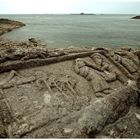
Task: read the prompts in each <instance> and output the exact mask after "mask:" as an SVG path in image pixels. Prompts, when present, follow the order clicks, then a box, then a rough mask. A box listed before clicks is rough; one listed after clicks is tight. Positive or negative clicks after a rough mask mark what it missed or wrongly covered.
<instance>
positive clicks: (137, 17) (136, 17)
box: [132, 16, 140, 19]
mask: <svg viewBox="0 0 140 140" xmlns="http://www.w3.org/2000/svg"><path fill="white" fill-rule="evenodd" d="M132 19H140V16H135V17H132Z"/></svg>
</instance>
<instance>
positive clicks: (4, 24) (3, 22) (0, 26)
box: [0, 18, 25, 35]
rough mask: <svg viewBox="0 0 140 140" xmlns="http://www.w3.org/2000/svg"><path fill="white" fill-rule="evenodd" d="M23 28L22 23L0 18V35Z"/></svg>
mask: <svg viewBox="0 0 140 140" xmlns="http://www.w3.org/2000/svg"><path fill="white" fill-rule="evenodd" d="M23 26H25V24H24V23H22V22H19V21H13V20H9V19H3V18H0V35H2V34H4V33H6V32H10V31H12V30H13V29H17V28H20V27H23Z"/></svg>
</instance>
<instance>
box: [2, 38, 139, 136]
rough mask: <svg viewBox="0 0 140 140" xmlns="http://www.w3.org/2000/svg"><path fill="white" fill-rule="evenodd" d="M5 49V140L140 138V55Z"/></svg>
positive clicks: (30, 46)
mask: <svg viewBox="0 0 140 140" xmlns="http://www.w3.org/2000/svg"><path fill="white" fill-rule="evenodd" d="M34 43H35V45H34ZM9 44H11V46H9ZM0 46H1V47H0V137H7V138H96V137H97V138H102V137H104V138H105V137H127V135H128V136H131V137H132V135H133V137H140V135H139V131H137V130H135V127H134V126H133V125H132V124H131V125H132V126H129V127H128V125H127V127H125V128H122V129H123V130H122V132H121V133H120V132H119V131H120V130H119V131H118V129H117V126H118V125H119V126H120V127H123V125H124V126H126V122H124V121H123V122H122V120H128V121H127V123H128V124H129V123H131V122H129V120H131V119H132V120H135V124H136V125H137V127H136V128H137V129H138V123H139V112H138V111H137V112H135V111H134V110H139V109H138V105H139V97H140V95H139V94H140V85H139V83H140V82H139V79H140V50H139V49H124V48H122V49H121V48H120V49H107V48H94V49H93V48H82V49H81V48H75V49H74V48H65V49H62V48H61V49H49V48H47V47H44V46H43V45H41V43H40V44H39V43H37V41H36V40H35V39H30V40H29V42H25V43H12V42H4V41H1V45H0ZM132 108H133V109H132ZM135 113H136V114H135ZM127 116H128V117H127ZM132 116H133V117H132ZM125 118H127V119H125ZM121 122H122V124H121ZM107 130H109V131H107ZM125 132H126V134H125ZM130 132H131V133H130ZM133 132H135V134H133ZM128 133H129V134H128Z"/></svg>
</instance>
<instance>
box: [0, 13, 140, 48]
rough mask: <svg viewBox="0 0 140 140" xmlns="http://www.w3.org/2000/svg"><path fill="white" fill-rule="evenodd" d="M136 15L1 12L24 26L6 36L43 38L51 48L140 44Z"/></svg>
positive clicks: (13, 38)
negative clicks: (7, 13)
mask: <svg viewBox="0 0 140 140" xmlns="http://www.w3.org/2000/svg"><path fill="white" fill-rule="evenodd" d="M133 16H136V15H116V14H115V15H113V14H97V15H96V14H95V15H74V14H67V15H66V14H64V15H55V14H43V15H0V18H8V19H11V20H18V21H21V22H23V23H25V24H26V26H25V27H22V28H19V29H16V30H13V31H12V32H9V33H6V34H4V35H3V37H4V38H8V39H11V40H15V41H27V40H28V38H36V39H38V40H41V41H42V42H43V43H44V44H46V45H47V46H48V47H58V48H64V47H140V20H138V19H132V17H133Z"/></svg>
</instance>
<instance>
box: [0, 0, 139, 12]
mask: <svg viewBox="0 0 140 140" xmlns="http://www.w3.org/2000/svg"><path fill="white" fill-rule="evenodd" d="M81 12H84V13H95V14H140V0H0V14H65V13H81Z"/></svg>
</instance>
